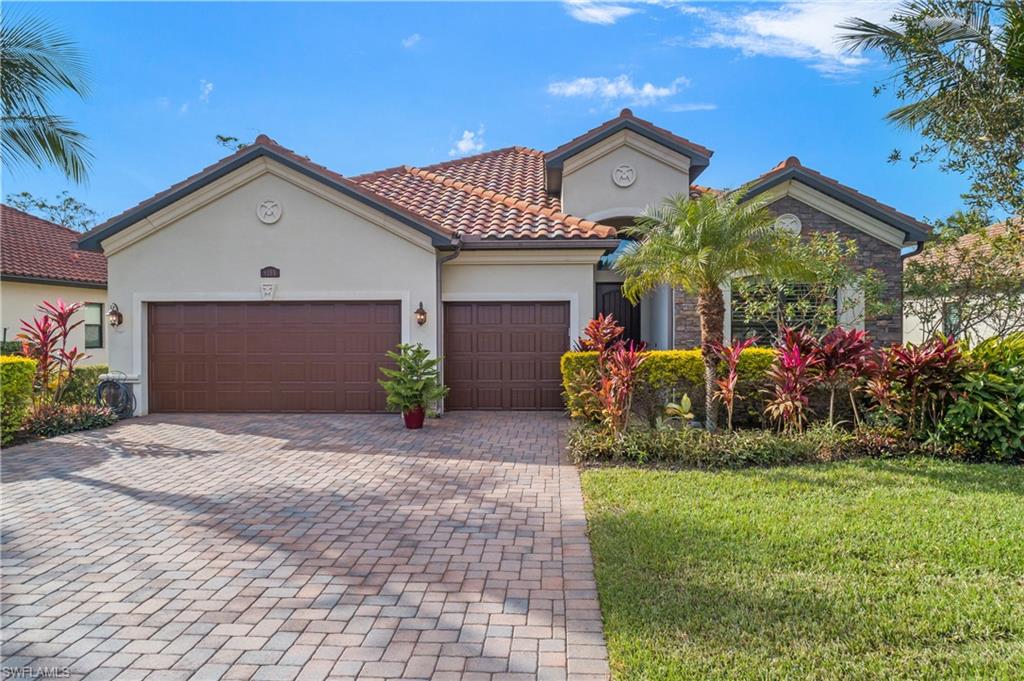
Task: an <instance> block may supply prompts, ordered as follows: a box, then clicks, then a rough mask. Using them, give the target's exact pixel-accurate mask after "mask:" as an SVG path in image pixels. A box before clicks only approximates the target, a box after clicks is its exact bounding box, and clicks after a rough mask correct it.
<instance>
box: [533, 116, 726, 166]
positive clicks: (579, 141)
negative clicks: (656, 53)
mask: <svg viewBox="0 0 1024 681" xmlns="http://www.w3.org/2000/svg"><path fill="white" fill-rule="evenodd" d="M623 127H629V128H633V129H636V130H641V131H644V132H646V133H648V134H649V135H651V136H653V137H654V138H655V139H656V140H660V141H662V142H667V143H669V144H674V145H675V146H677V147H678V148H679V149H680V150H682V151H684V152H685V153H688V154H692V155H695V156H697V157H700V158H701V159H703V160H704V164H705V165H706V162H707V159H710V158H711V156H712V155H713V154H714V153H715V152H713V151H711V150H710V149H708V148H707V147H705V146H701V145H700V144H697V143H696V142H691V141H690V140H688V139H686V138H685V137H680V136H679V135H677V134H675V133H674V132H672V131H670V130H666V129H665V128H660V127H658V126H657V125H655V124H654V123H651V122H650V121H647V120H644V119H643V118H638V117H636V116H634V115H633V112H632V111H631V110H629V109H623V110H622V111H620V112H619V115H618V116H616V117H615V118H612V119H611V120H607V121H605V122H604V123H602V124H601V125H598V126H597V127H595V128H591V129H590V130H588V131H586V132H585V133H583V134H582V135H580V136H579V137H576V138H574V139H571V140H569V141H568V142H566V143H565V144H563V145H561V146H560V147H558V148H557V149H553V150H551V151H549V152H547V153H546V154H545V155H544V156H545V158H546V159H547V160H548V162H549V163H553V162H557V161H558V160H559V159H561V158H562V157H565V156H566V155H567V154H571V153H574V152H575V151H576V150H577V149H583V148H586V147H587V146H588V145H590V144H594V143H596V142H597V141H600V140H601V139H603V138H604V137H605V136H606V135H607V134H609V133H610V132H611V131H613V130H618V129H620V128H623Z"/></svg>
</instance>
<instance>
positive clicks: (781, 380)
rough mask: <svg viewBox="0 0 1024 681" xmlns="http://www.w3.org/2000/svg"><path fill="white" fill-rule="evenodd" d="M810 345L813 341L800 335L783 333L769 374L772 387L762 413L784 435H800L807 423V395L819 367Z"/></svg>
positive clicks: (818, 359)
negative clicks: (781, 430)
mask: <svg viewBox="0 0 1024 681" xmlns="http://www.w3.org/2000/svg"><path fill="white" fill-rule="evenodd" d="M808 339H810V341H811V342H810V343H808ZM813 341H814V338H813V337H812V336H810V335H809V334H807V333H805V332H803V331H794V330H792V329H784V330H783V334H782V339H781V341H780V343H779V348H778V350H779V352H778V355H776V357H775V363H774V364H773V365H772V367H771V369H769V370H768V377H769V378H770V379H771V381H772V383H773V384H774V385H773V386H772V391H771V399H770V400H769V402H768V405H767V406H766V407H765V411H766V412H767V414H768V416H769V417H771V418H773V419H775V420H776V421H778V422H779V423H780V424H781V425H782V428H783V430H784V431H786V432H797V433H799V432H802V431H803V428H804V424H805V423H806V422H807V409H808V405H809V403H810V400H809V399H808V397H807V393H808V391H809V390H810V388H811V384H812V381H813V379H814V375H815V371H816V369H817V368H818V365H819V364H820V363H821V359H820V358H819V357H817V356H816V355H815V353H814V349H813V348H814V343H813Z"/></svg>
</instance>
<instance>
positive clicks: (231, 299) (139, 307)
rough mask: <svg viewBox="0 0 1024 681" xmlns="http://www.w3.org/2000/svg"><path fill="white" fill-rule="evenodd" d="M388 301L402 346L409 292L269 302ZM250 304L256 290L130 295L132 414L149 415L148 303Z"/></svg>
mask: <svg viewBox="0 0 1024 681" xmlns="http://www.w3.org/2000/svg"><path fill="white" fill-rule="evenodd" d="M350 300H351V301H372V300H379V301H389V300H397V301H399V302H400V303H401V308H402V342H403V343H410V342H412V314H413V312H412V309H413V308H412V304H411V301H412V293H411V291H281V292H278V293H277V294H275V296H274V301H273V302H302V301H310V302H315V301H339V302H345V301H350ZM193 302H209V303H216V302H221V303H252V302H264V299H263V296H262V295H261V293H260V291H259V290H254V291H231V292H221V293H202V292H182V291H176V292H172V293H135V294H133V295H132V306H131V309H132V315H133V320H134V321H133V323H132V329H131V333H132V371H131V373H130V374H128V376H129V378H131V379H134V380H132V381H131V382H132V383H137V384H138V385H139V393H138V394H136V395H135V399H136V403H137V408H136V414H138V415H139V416H143V415H145V414H148V413H149V374H148V373H147V372H146V367H148V366H149V316H148V310H149V306H148V304H149V303H193Z"/></svg>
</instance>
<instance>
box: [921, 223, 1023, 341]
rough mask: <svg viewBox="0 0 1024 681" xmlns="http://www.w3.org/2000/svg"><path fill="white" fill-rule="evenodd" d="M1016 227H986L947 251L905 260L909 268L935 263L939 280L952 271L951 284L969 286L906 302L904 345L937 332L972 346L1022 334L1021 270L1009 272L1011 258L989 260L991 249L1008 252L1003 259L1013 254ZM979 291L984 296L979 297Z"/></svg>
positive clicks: (928, 252)
mask: <svg viewBox="0 0 1024 681" xmlns="http://www.w3.org/2000/svg"><path fill="white" fill-rule="evenodd" d="M1020 228H1021V227H1020V220H1019V219H1014V218H1011V219H1008V220H1006V221H1004V222H998V223H996V224H993V225H989V226H988V227H987V228H986V229H985V230H984V235H983V234H981V233H976V232H975V233H970V234H965V235H963V236H961V237H960V238H959V239H957V240H956V241H955V242H954V243H953V244H952V245H951V246H948V247H947V246H946V245H945V244H935V246H936V247H935V248H932V249H929V250H926V251H924V252H923V253H920V254H917V255H914V256H911V257H909V258H907V259H906V260H905V265H906V266H907V267H910V266H912V265H915V264H919V265H922V266H924V267H926V268H928V267H929V266H932V265H936V264H938V265H940V266H941V267H940V269H939V272H941V273H942V276H943V277H949V274H948V272H949V271H951V270H952V271H957V272H958V274H957V275H956V276H954V277H952V281H953V282H957V283H958V284H960V283H963V282H970V283H969V284H967V285H963V286H958V287H956V288H954V287H952V286H948V287H946V288H945V289H943V290H942V291H929V292H930V293H931V294H932V295H930V296H921V297H917V298H915V299H912V300H908V301H907V304H906V305H905V306H904V308H903V341H904V342H906V343H923V342H924V341H927V340H929V339H930V338H932V337H933V336H934V335H935V334H937V333H941V334H943V335H946V336H953V337H956V338H958V339H961V340H966V341H967V342H968V343H970V344H972V345H973V344H975V343H978V342H979V341H982V340H984V339H986V338H991V337H993V336H1000V335H1005V334H1007V333H1009V332H1011V331H1019V330H1024V271H1021V270H1020V269H1019V268H1016V267H1015V266H1013V265H1009V267H1007V263H1008V262H1012V259H1011V258H1005V257H1004V258H1000V259H996V258H993V257H992V254H993V249H1007V250H1005V251H1004V255H1005V254H1006V253H1011V252H1017V251H1015V250H1011V248H1012V246H1011V244H1013V245H1017V244H1020V241H1019V237H1017V238H1011V236H1012V235H1011V233H1010V231H1009V230H1010V229H1016V230H1017V231H1016V232H1015V234H1020ZM1016 248H1017V249H1019V245H1017V246H1016ZM969 254H976V255H977V256H979V257H970V255H969ZM948 266H954V267H952V268H947V267H948ZM978 287H983V288H984V289H985V290H986V291H987V293H985V294H983V293H981V292H980V290H979V288H978Z"/></svg>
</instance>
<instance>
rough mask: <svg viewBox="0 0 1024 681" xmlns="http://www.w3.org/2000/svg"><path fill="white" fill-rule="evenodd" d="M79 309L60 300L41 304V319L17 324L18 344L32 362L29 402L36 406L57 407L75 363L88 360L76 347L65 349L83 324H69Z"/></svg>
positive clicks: (73, 304) (80, 321)
mask: <svg viewBox="0 0 1024 681" xmlns="http://www.w3.org/2000/svg"><path fill="white" fill-rule="evenodd" d="M81 307H82V304H81V303H65V302H64V301H63V300H61V299H60V298H58V299H57V302H56V303H51V302H49V301H43V303H42V304H40V305H39V306H38V307H36V310H37V311H38V312H39V313H40V314H41V315H42V316H41V317H36V318H34V319H33V320H32V321H31V322H26V321H25V320H22V321H21V333H19V334H18V336H17V337H18V338H19V339H20V340H21V341H22V346H23V348H24V349H25V354H26V356H28V357H31V358H32V359H34V360H36V390H35V395H34V398H33V399H34V401H35V403H36V405H37V406H38V405H40V404H48V403H54V404H55V403H59V402H60V401H61V398H62V397H63V395H64V389H65V387H66V386H67V382H68V379H70V378H71V376H72V374H74V372H75V368H76V367H77V365H78V363H79V362H80V361H82V360H83V359H86V358H87V357H88V355H86V354H85V353H84V352H81V351H79V349H78V347H77V346H71V347H70V348H69V347H68V342H69V339H70V336H71V332H72V331H73V330H75V329H76V328H78V326H79V325H81V324H82V321H83V320H78V321H77V322H72V321H71V318H72V317H73V316H74V314H75V313H76V312H78V310H80V309H81Z"/></svg>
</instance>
